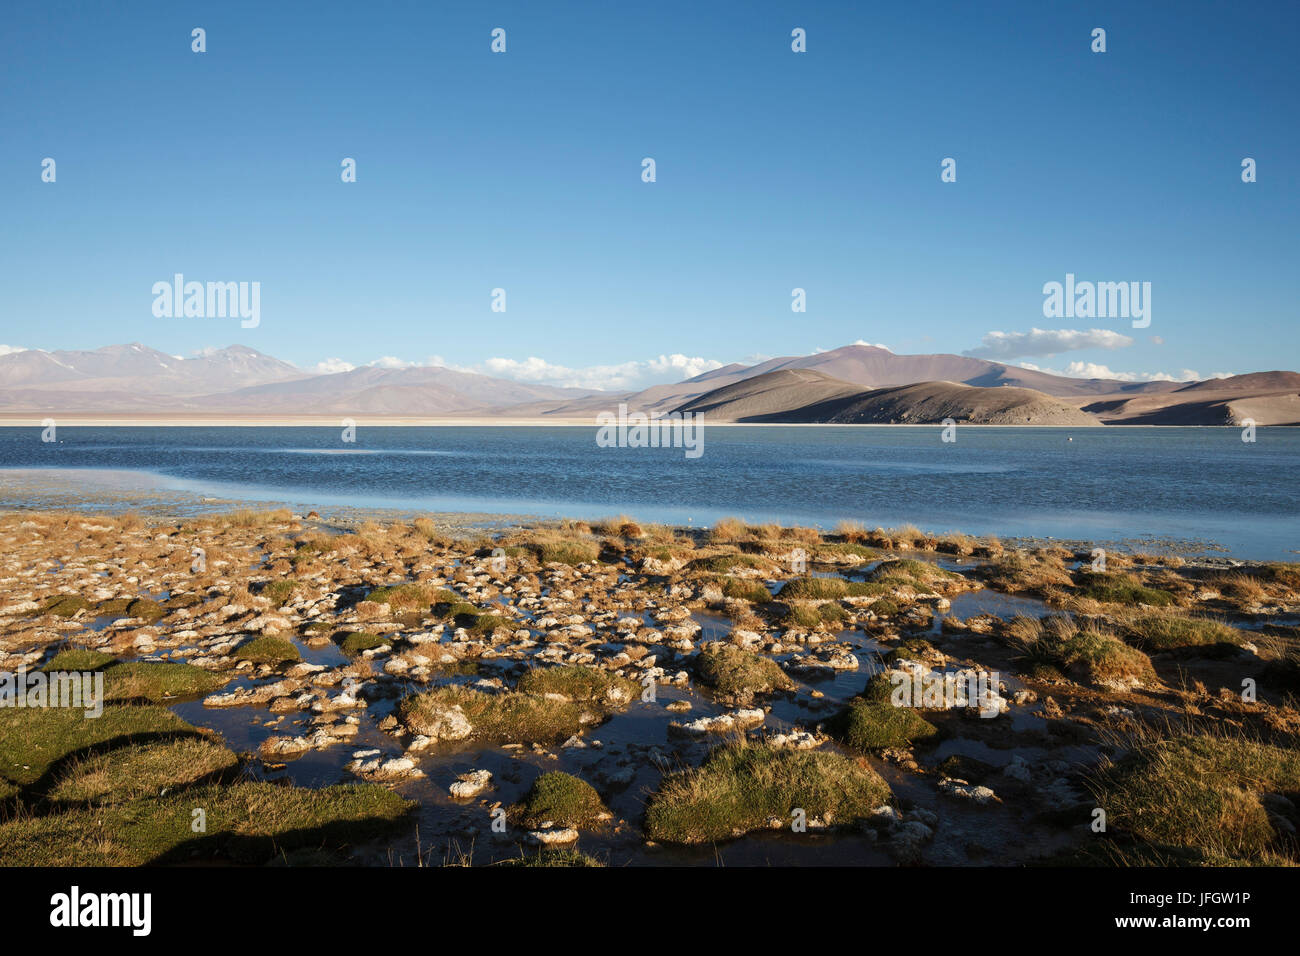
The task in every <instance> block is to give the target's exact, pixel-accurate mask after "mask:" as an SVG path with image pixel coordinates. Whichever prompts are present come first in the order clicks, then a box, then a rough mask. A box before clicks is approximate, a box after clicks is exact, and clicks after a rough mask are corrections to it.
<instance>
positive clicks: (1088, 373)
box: [1018, 362, 1201, 382]
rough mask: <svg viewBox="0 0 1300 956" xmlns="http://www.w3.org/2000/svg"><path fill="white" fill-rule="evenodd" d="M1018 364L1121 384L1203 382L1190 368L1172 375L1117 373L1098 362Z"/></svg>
mask: <svg viewBox="0 0 1300 956" xmlns="http://www.w3.org/2000/svg"><path fill="white" fill-rule="evenodd" d="M1018 364H1019V365H1020V367H1021V368H1027V369H1029V370H1030V371H1031V372H1045V373H1047V374H1048V375H1063V376H1065V377H1066V378H1109V379H1115V380H1117V381H1120V382H1198V381H1200V380H1201V376H1200V374H1199V373H1198V372H1196V371H1195V370H1194V369H1190V368H1185V369H1183V370H1182V371H1181V372H1179V373H1178V374H1177V375H1171V374H1169V373H1168V372H1116V371H1114V370H1113V369H1111V368H1110V367H1109V366H1107V365H1101V364H1098V363H1097V362H1071V363H1070V364H1069V365H1067V366H1066V367H1065V368H1064V369H1055V368H1042V367H1041V366H1038V365H1034V364H1032V363H1030V362H1020V363H1018Z"/></svg>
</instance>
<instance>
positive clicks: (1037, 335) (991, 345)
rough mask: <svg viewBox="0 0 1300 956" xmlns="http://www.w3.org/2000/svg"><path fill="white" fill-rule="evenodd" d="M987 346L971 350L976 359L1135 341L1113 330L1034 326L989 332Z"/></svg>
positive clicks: (1112, 346)
mask: <svg viewBox="0 0 1300 956" xmlns="http://www.w3.org/2000/svg"><path fill="white" fill-rule="evenodd" d="M981 341H983V343H984V344H983V345H981V346H980V347H979V348H977V349H968V350H967V351H965V352H963V353H962V354H963V355H968V356H970V357H972V358H987V359H1012V358H1018V357H1020V356H1022V355H1056V354H1057V353H1059V352H1074V351H1077V350H1079V349H1122V348H1127V347H1128V346H1130V345H1132V344H1133V340H1132V339H1131V338H1129V337H1128V336H1127V335H1121V334H1120V333H1118V332H1112V331H1111V330H1110V329H1088V330H1087V331H1084V330H1083V329H1030V330H1029V331H1028V332H989V333H987V334H986V335H985V336H984V338H983V339H982V340H981Z"/></svg>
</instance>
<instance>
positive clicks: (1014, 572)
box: [979, 551, 1074, 594]
mask: <svg viewBox="0 0 1300 956" xmlns="http://www.w3.org/2000/svg"><path fill="white" fill-rule="evenodd" d="M979 573H980V575H981V576H982V577H983V578H984V581H985V583H986V584H987V585H988V586H989V587H990V588H992V589H993V590H995V591H1002V592H1004V593H1007V594H1015V593H1018V592H1028V593H1032V594H1043V593H1045V592H1047V591H1049V590H1052V589H1056V588H1068V587H1071V586H1072V585H1073V584H1074V579H1073V578H1072V577H1071V576H1070V572H1069V571H1068V570H1066V567H1065V564H1064V562H1062V561H1061V559H1060V558H1059V557H1055V556H1051V555H1046V554H1042V553H1026V552H1023V551H1011V552H1007V553H1004V554H1002V555H1001V556H1000V557H998V558H996V559H995V560H993V561H991V562H989V563H988V564H986V565H984V566H983V567H982V568H981V569H980V572H979Z"/></svg>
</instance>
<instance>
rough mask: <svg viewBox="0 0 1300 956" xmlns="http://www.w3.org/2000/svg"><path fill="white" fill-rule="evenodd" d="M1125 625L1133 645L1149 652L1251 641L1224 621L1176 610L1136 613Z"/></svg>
mask: <svg viewBox="0 0 1300 956" xmlns="http://www.w3.org/2000/svg"><path fill="white" fill-rule="evenodd" d="M1122 627H1123V631H1124V634H1125V636H1126V637H1127V638H1128V640H1129V642H1130V643H1131V644H1133V645H1135V646H1136V647H1139V648H1141V649H1143V650H1145V651H1147V652H1149V653H1154V652H1157V651H1172V650H1179V649H1181V648H1185V647H1205V646H1209V645H1215V644H1233V645H1236V646H1240V645H1241V644H1243V643H1245V641H1246V640H1247V637H1246V635H1245V634H1243V633H1242V632H1241V631H1239V630H1237V629H1236V628H1235V627H1230V626H1228V625H1227V624H1224V623H1223V622H1222V621H1216V620H1213V619H1212V618H1207V617H1190V616H1187V615H1183V614H1179V613H1177V612H1176V611H1151V612H1146V613H1143V614H1135V615H1133V616H1132V617H1129V618H1126V619H1123V621H1122Z"/></svg>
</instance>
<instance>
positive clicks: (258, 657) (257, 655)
mask: <svg viewBox="0 0 1300 956" xmlns="http://www.w3.org/2000/svg"><path fill="white" fill-rule="evenodd" d="M233 656H234V657H235V659H236V660H241V661H252V662H253V663H254V664H282V663H284V662H285V661H298V660H302V653H301V652H300V651H299V650H298V647H297V645H296V644H294V643H293V641H291V640H289V639H288V638H287V637H272V636H270V635H263V636H262V637H255V638H253V639H252V640H251V641H248V642H246V643H244V644H241V645H239V647H237V648H235V652H234V655H233Z"/></svg>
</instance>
